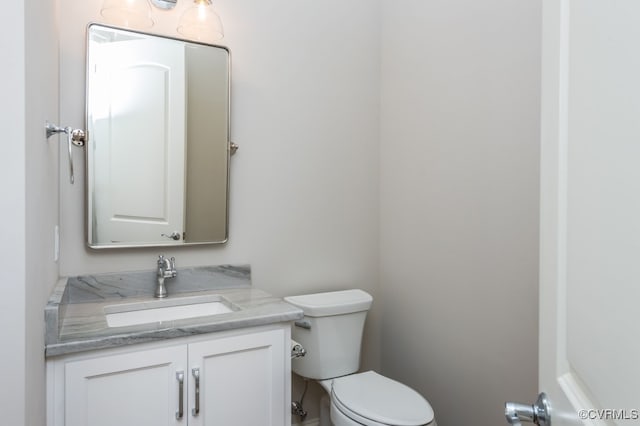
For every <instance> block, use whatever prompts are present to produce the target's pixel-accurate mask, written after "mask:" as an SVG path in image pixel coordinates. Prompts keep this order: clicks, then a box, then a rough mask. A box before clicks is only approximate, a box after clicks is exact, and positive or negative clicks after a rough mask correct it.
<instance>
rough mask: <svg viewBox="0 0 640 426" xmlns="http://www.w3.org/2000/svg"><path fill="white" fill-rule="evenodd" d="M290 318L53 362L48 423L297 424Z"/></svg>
mask: <svg viewBox="0 0 640 426" xmlns="http://www.w3.org/2000/svg"><path fill="white" fill-rule="evenodd" d="M289 342H290V330H289V325H288V324H281V325H275V326H268V327H257V328H249V329H242V330H234V331H226V332H217V333H212V334H205V335H199V336H194V337H189V338H180V339H171V340H165V341H164V342H162V343H159V342H158V343H146V344H138V345H131V346H127V347H125V348H117V349H108V350H103V351H93V352H90V353H80V354H74V355H65V356H61V357H56V358H53V359H49V360H48V361H47V381H48V383H47V403H48V407H47V411H48V412H47V425H48V426H175V425H181V426H187V425H188V426H213V425H218V426H231V425H233V426H245V425H246V426H256V425H260V426H282V425H288V424H291V415H290V393H291V387H290V382H291V369H290V366H291V363H290V351H289V348H290V343H289Z"/></svg>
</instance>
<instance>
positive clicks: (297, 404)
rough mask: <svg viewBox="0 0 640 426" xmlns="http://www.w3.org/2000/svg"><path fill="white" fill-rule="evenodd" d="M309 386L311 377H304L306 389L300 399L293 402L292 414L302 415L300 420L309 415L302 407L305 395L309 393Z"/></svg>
mask: <svg viewBox="0 0 640 426" xmlns="http://www.w3.org/2000/svg"><path fill="white" fill-rule="evenodd" d="M308 387H309V379H304V390H303V391H302V395H301V396H300V401H293V402H292V403H291V414H293V415H295V416H300V421H304V419H305V418H306V417H307V412H306V411H304V408H303V407H302V402H303V401H304V396H305V394H306V393H307V388H308Z"/></svg>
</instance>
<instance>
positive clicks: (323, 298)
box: [284, 290, 436, 426]
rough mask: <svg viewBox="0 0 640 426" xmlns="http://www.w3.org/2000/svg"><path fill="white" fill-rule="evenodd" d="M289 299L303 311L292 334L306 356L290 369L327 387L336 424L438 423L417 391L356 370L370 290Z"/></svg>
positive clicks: (430, 425)
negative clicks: (303, 349)
mask: <svg viewBox="0 0 640 426" xmlns="http://www.w3.org/2000/svg"><path fill="white" fill-rule="evenodd" d="M284 300H285V301H286V302H288V303H290V304H292V305H294V306H297V307H299V308H300V309H302V310H303V311H304V318H303V319H302V320H299V321H296V322H295V324H294V327H293V330H292V336H291V337H292V339H294V340H296V341H297V342H298V343H300V344H301V345H302V346H303V347H304V348H305V350H306V356H304V357H302V358H295V359H293V360H292V361H291V369H292V370H293V372H294V373H296V374H298V375H299V376H302V377H304V378H307V379H313V380H316V381H318V383H319V384H320V385H321V386H322V387H323V388H324V389H325V390H326V391H327V394H328V395H329V397H330V413H331V414H330V416H331V422H332V423H333V425H334V426H358V425H365V426H425V425H428V426H436V422H435V419H434V414H433V409H432V408H431V406H430V405H429V402H427V400H426V399H424V398H423V397H422V396H421V395H420V394H419V393H418V392H416V391H415V390H413V389H411V388H410V387H408V386H406V385H404V384H402V383H399V382H396V381H395V380H392V379H389V378H387V377H385V376H382V375H380V374H378V373H376V372H375V371H366V372H363V373H357V371H358V369H359V367H360V347H361V343H362V333H363V330H364V322H365V319H366V316H367V311H368V310H369V308H370V307H371V303H372V301H373V298H372V297H371V295H370V294H368V293H366V292H364V291H362V290H344V291H333V292H327V293H316V294H306V295H301V296H290V297H285V298H284Z"/></svg>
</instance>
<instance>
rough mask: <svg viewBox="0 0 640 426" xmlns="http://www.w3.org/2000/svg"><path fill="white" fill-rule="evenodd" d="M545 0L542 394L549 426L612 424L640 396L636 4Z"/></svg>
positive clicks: (639, 35)
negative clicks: (549, 411) (547, 400)
mask: <svg viewBox="0 0 640 426" xmlns="http://www.w3.org/2000/svg"><path fill="white" fill-rule="evenodd" d="M543 4H544V7H543V10H544V17H543V19H544V21H543V34H544V39H543V79H542V80H543V86H542V87H543V92H542V95H543V96H542V105H543V109H542V194H541V196H542V198H541V269H540V278H541V293H540V389H541V391H545V392H547V393H548V394H549V396H550V399H551V405H552V407H553V411H552V421H553V424H554V425H560V426H562V425H568V424H581V423H584V424H619V423H620V422H624V421H625V420H624V419H625V418H627V419H628V420H631V418H632V417H633V416H635V415H636V414H637V412H636V411H634V409H637V408H638V407H637V405H638V401H640V391H639V390H638V387H637V383H638V381H639V380H640V366H639V365H638V364H637V362H635V360H637V359H638V358H639V357H640V345H639V344H638V341H637V339H636V338H634V337H633V336H634V335H635V334H637V324H638V322H639V319H640V316H639V315H638V310H637V308H636V307H635V302H634V301H635V300H637V299H638V298H639V297H640V290H639V288H640V287H639V286H638V285H637V283H638V282H639V281H640V262H639V261H638V252H639V249H640V198H639V197H638V194H640V168H639V167H638V165H637V164H638V159H640V143H639V142H638V141H640V120H639V117H640V80H639V79H638V77H637V76H638V75H640V60H639V59H638V55H637V49H638V46H639V45H640V27H639V26H638V25H637V21H638V18H639V17H640V3H638V2H637V1H632V0H625V1H618V2H602V1H599V0H581V1H570V0H562V1H557V0H548V1H547V0H545V1H544V3H543ZM603 409H604V410H606V409H608V410H609V411H600V412H598V411H596V410H603ZM581 410H586V411H581Z"/></svg>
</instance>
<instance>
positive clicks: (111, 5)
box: [100, 0, 153, 28]
mask: <svg viewBox="0 0 640 426" xmlns="http://www.w3.org/2000/svg"><path fill="white" fill-rule="evenodd" d="M100 14H101V15H102V16H104V17H105V19H107V20H108V21H109V22H110V23H112V24H116V25H121V26H125V27H128V28H151V27H152V26H153V19H151V6H150V5H149V1H148V0H104V2H103V3H102V9H100Z"/></svg>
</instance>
